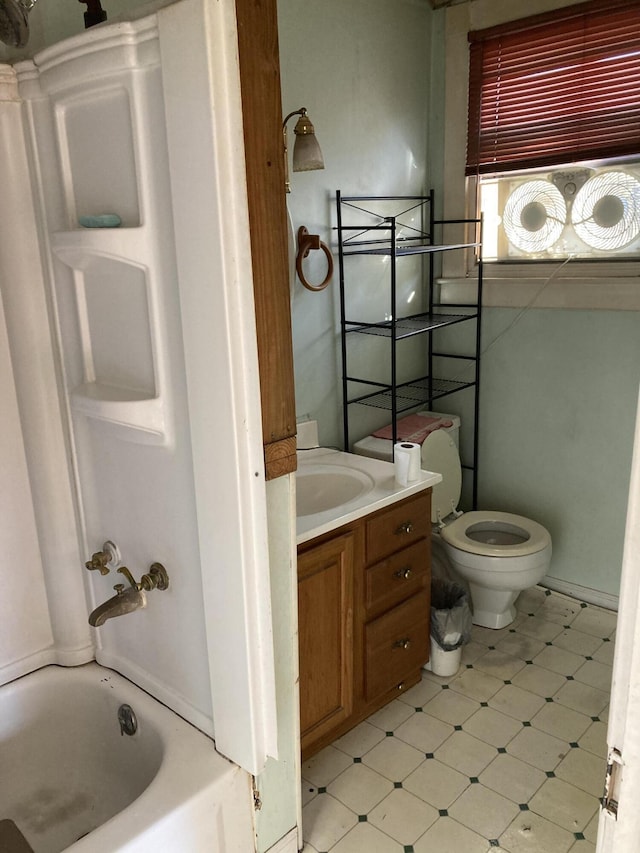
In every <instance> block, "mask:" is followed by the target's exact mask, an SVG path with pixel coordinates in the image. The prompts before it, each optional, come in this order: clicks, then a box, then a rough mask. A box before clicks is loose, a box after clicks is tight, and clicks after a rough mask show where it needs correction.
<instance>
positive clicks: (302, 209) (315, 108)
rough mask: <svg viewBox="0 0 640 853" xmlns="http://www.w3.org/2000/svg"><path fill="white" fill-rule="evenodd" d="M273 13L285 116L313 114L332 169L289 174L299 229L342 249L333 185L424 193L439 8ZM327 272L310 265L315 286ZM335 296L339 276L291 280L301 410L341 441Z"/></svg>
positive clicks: (413, 5)
mask: <svg viewBox="0 0 640 853" xmlns="http://www.w3.org/2000/svg"><path fill="white" fill-rule="evenodd" d="M278 15H279V30H280V63H281V75H282V104H283V112H284V114H285V115H286V114H287V113H289V112H291V111H292V110H295V109H298V108H299V107H301V106H305V107H307V109H308V110H309V114H310V116H311V119H312V121H313V123H314V126H315V129H316V135H317V138H318V140H319V142H320V144H321V146H322V151H323V154H324V161H325V167H326V168H325V169H324V170H323V171H316V172H303V173H291V188H292V191H291V193H290V195H289V196H288V197H287V204H288V207H289V211H290V214H291V220H292V225H293V230H294V232H295V233H297V230H298V228H299V226H300V225H305V226H306V227H307V228H308V230H309V231H310V232H311V233H314V234H320V237H321V239H322V240H323V241H324V242H325V243H327V244H328V245H335V238H334V232H333V231H332V226H333V225H335V192H336V190H337V189H339V190H341V191H342V192H343V193H344V194H347V195H358V194H366V195H376V194H379V195H386V194H403V193H404V194H407V193H416V192H421V191H423V190H424V189H425V184H426V164H427V129H428V116H429V89H430V64H431V60H430V44H431V21H432V18H433V13H432V11H431V8H430V6H429V4H428V3H427V2H422V0H394V2H391V3H390V2H388V0H347V2H345V0H321V2H315V3H314V2H306V3H301V2H300V0H279V3H278ZM293 125H294V121H293V120H292V121H291V122H290V124H289V130H290V138H291V139H293ZM289 156H290V157H291V153H290V155H289ZM318 254H320V253H318ZM311 260H313V259H311ZM336 266H337V265H336ZM320 267H321V265H320V263H319V264H318V268H317V269H314V267H313V265H312V264H309V268H308V273H307V274H308V277H309V278H310V280H312V281H320V280H322V278H323V277H324V268H320ZM338 298H339V296H338V276H337V269H336V274H335V276H334V280H333V283H332V284H331V285H330V286H329V287H328V288H327V289H326V290H324V291H323V292H321V293H311V292H309V291H307V290H305V289H304V288H303V287H302V285H301V284H300V282H296V283H295V287H294V290H293V298H292V319H293V343H294V358H295V376H296V410H297V413H298V415H299V416H301V415H304V414H309V415H311V416H312V417H314V418H317V420H318V422H319V427H320V440H321V442H323V443H325V444H338V443H339V442H341V440H342V438H341V437H342V431H341V402H340V394H339V390H338V384H339V377H340V375H341V367H340V364H339V359H338V354H339V351H338V333H337V330H338V318H339V311H338Z"/></svg>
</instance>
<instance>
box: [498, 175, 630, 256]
mask: <svg viewBox="0 0 640 853" xmlns="http://www.w3.org/2000/svg"><path fill="white" fill-rule="evenodd" d="M639 178H640V168H635V169H634V168H631V167H627V166H625V167H620V166H617V167H609V168H602V169H579V170H574V171H556V172H545V173H539V174H528V175H526V176H523V175H520V176H518V177H517V178H515V177H513V176H511V177H502V178H498V179H494V180H493V181H492V182H491V183H493V185H494V188H497V193H496V192H492V193H490V194H489V193H488V194H487V195H486V197H485V192H484V187H483V210H484V211H485V216H486V219H485V222H486V224H487V225H488V226H489V227H491V226H490V223H491V220H492V219H493V220H494V221H495V222H496V223H497V241H496V243H497V258H498V259H501V260H504V259H516V258H521V259H525V258H557V257H567V256H568V255H575V256H576V257H583V258H593V257H599V258H607V257H616V256H624V255H633V254H637V253H638V252H639V251H640V180H639ZM483 184H484V182H483ZM491 196H493V199H494V202H493V204H494V205H496V206H497V209H496V210H494V216H493V217H492V216H491V211H490V209H487V207H488V206H490V205H491V202H490V200H489V199H490V198H491Z"/></svg>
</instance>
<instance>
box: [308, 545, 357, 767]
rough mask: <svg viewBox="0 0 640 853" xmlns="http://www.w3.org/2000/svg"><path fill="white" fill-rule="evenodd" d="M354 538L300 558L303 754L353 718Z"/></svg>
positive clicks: (311, 551) (314, 549)
mask: <svg viewBox="0 0 640 853" xmlns="http://www.w3.org/2000/svg"><path fill="white" fill-rule="evenodd" d="M354 539H355V536H354V534H353V533H351V532H346V533H343V534H341V535H338V536H335V537H333V538H331V539H329V540H327V541H324V542H322V543H321V544H319V545H316V546H315V547H313V548H311V550H308V551H305V552H304V553H302V554H300V555H299V557H298V621H299V629H298V649H299V651H298V655H299V667H300V739H301V742H302V750H303V752H304V751H305V750H306V748H307V746H308V745H309V744H312V743H314V742H315V741H317V740H319V739H320V738H322V737H323V736H324V735H326V733H327V732H331V731H333V730H334V729H335V728H336V726H339V725H340V724H341V723H343V722H344V721H345V720H347V719H348V718H349V717H350V716H351V714H352V713H353V658H354V654H353V578H354Z"/></svg>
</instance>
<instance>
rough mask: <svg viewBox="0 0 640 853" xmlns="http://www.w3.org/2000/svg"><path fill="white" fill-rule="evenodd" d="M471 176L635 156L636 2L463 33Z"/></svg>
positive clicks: (639, 36)
mask: <svg viewBox="0 0 640 853" xmlns="http://www.w3.org/2000/svg"><path fill="white" fill-rule="evenodd" d="M469 41H470V42H471V55H470V78H469V126H468V136H467V174H468V175H471V174H487V173H490V172H502V171H512V170H514V169H518V170H519V169H527V168H533V167H539V166H542V167H544V166H552V165H556V164H561V163H571V162H577V161H580V160H604V159H610V158H613V157H622V156H628V155H635V154H640V0H607V4H606V8H603V6H602V3H601V2H600V0H599V2H589V3H580V4H579V5H576V6H569V7H568V8H565V9H559V10H557V11H555V12H551V13H546V14H544V15H537V16H535V17H532V18H525V19H523V20H520V21H514V22H513V23H510V24H505V25H503V26H500V27H492V28H491V29H486V30H478V31H475V32H470V33H469Z"/></svg>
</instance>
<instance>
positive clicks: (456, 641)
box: [426, 578, 471, 676]
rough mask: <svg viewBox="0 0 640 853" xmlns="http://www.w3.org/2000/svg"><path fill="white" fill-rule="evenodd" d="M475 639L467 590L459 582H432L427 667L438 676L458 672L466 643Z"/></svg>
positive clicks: (437, 579)
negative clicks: (429, 653) (472, 636)
mask: <svg viewBox="0 0 640 853" xmlns="http://www.w3.org/2000/svg"><path fill="white" fill-rule="evenodd" d="M470 638H471V608H470V606H469V595H468V593H467V590H466V589H465V588H464V587H463V586H461V585H460V584H458V583H455V581H449V580H442V579H440V578H434V579H433V580H432V581H431V656H430V660H429V663H428V664H427V667H426V668H427V669H430V670H431V672H433V674H434V675H442V676H449V675H455V674H456V672H457V671H458V669H459V667H460V660H461V658H462V646H463V644H464V643H468V642H469V639H470Z"/></svg>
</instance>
